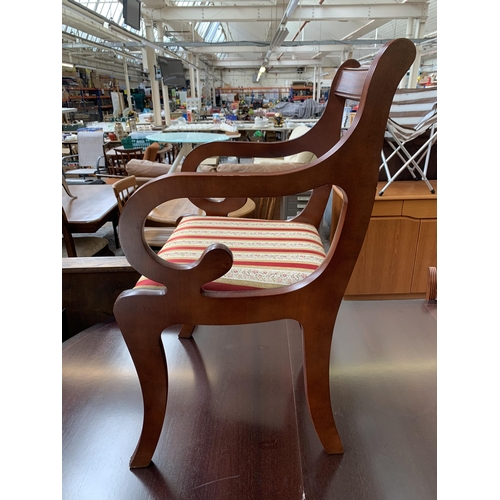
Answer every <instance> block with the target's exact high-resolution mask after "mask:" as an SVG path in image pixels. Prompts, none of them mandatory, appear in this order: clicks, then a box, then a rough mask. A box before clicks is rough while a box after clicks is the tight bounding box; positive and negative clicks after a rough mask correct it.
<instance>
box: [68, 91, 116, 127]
mask: <svg viewBox="0 0 500 500" xmlns="http://www.w3.org/2000/svg"><path fill="white" fill-rule="evenodd" d="M65 90H66V94H67V97H63V99H62V105H63V107H68V108H76V109H77V112H76V113H75V118H76V119H79V118H83V119H86V120H87V121H102V120H103V113H104V112H110V111H112V110H113V106H112V103H111V95H110V91H109V90H108V89H96V88H90V87H65ZM83 115H86V116H83Z"/></svg>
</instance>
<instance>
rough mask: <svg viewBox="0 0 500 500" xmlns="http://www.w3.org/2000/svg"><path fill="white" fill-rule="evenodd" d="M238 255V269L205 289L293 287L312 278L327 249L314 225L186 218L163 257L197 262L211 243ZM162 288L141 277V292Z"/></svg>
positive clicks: (236, 267)
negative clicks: (310, 276)
mask: <svg viewBox="0 0 500 500" xmlns="http://www.w3.org/2000/svg"><path fill="white" fill-rule="evenodd" d="M217 242H219V243H223V244H225V245H226V246H227V247H228V248H229V249H230V250H231V251H232V253H233V259H234V262H233V267H232V268H231V269H230V270H229V271H228V272H227V273H226V274H225V275H224V276H222V277H220V278H218V279H217V280H215V281H213V282H211V283H206V284H205V285H204V287H203V288H204V289H205V290H218V291H222V290H225V291H228V290H255V289H261V288H277V287H280V286H284V285H291V284H293V283H296V282H298V281H300V280H303V279H305V278H306V277H307V276H309V275H310V274H311V273H312V272H313V271H314V270H315V269H316V268H317V267H318V266H319V265H320V264H321V263H322V262H323V260H324V258H325V250H324V248H323V244H322V242H321V238H320V236H319V234H318V231H317V230H316V228H315V227H313V226H311V225H310V224H303V223H297V222H284V221H273V220H260V219H239V218H229V217H195V216H193V217H186V218H185V219H183V221H182V222H181V223H180V224H179V226H178V227H177V228H176V229H175V230H174V232H173V233H172V236H171V237H170V238H169V240H168V241H167V243H166V244H165V245H164V246H163V248H162V249H161V250H160V251H159V252H158V255H159V256H160V257H161V258H163V259H165V260H167V261H169V262H172V263H174V264H189V263H191V262H194V261H195V260H197V259H198V258H199V257H200V256H201V254H202V253H203V251H204V250H205V248H207V247H208V246H209V245H211V244H212V243H217ZM158 287H160V288H163V285H161V284H159V283H157V282H155V281H152V280H150V279H148V278H146V277H144V276H142V277H141V278H140V279H139V281H138V282H137V285H136V288H158Z"/></svg>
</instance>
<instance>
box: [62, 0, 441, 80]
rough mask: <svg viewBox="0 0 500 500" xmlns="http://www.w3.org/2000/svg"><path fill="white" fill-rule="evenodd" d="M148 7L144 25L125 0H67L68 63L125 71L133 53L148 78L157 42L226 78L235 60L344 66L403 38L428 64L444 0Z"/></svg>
mask: <svg viewBox="0 0 500 500" xmlns="http://www.w3.org/2000/svg"><path fill="white" fill-rule="evenodd" d="M141 8H142V21H141V30H140V31H137V30H134V29H132V28H130V27H129V26H127V25H125V24H124V21H123V6H122V3H121V2H119V1H117V0H97V1H88V0H62V60H63V62H66V63H72V64H75V65H79V66H81V67H87V68H90V69H98V70H104V71H108V72H110V73H113V72H115V73H119V74H123V73H124V62H126V65H127V71H128V73H129V76H130V77H131V79H133V78H134V77H135V78H139V77H142V75H143V73H142V71H143V69H144V68H143V66H142V60H143V55H144V53H145V49H146V47H152V48H154V49H155V51H156V53H157V54H159V55H166V56H170V57H172V56H173V57H178V58H181V59H183V60H184V61H185V62H186V67H187V66H188V65H189V64H191V65H194V66H196V67H198V68H199V69H201V70H203V72H204V73H206V74H208V75H212V76H214V75H215V76H216V77H219V78H220V77H221V75H222V74H223V72H224V70H230V69H233V68H234V69H236V68H239V69H246V70H249V71H252V72H255V73H256V72H257V71H258V70H259V68H260V67H262V66H264V67H265V68H266V70H268V71H269V70H272V71H273V72H276V73H279V72H280V71H290V69H294V70H298V71H299V72H300V71H301V70H302V71H303V69H304V68H311V67H314V66H317V67H320V68H323V69H325V68H336V67H338V66H339V65H340V64H341V63H342V62H343V61H344V60H345V59H347V58H350V57H354V58H356V59H362V60H369V59H370V58H371V57H372V55H373V54H374V53H375V52H376V51H377V50H378V49H379V48H380V46H381V45H382V44H383V43H385V42H386V41H387V40H391V39H394V38H399V37H407V38H410V39H412V40H413V41H414V42H415V43H416V44H417V46H418V47H419V48H420V51H421V54H422V65H424V66H425V64H426V62H428V61H432V62H431V65H434V66H435V60H436V59H437V12H436V11H437V1H436V0H430V1H423V0H407V1H406V0H371V1H368V2H363V1H361V0H340V1H339V0H218V1H210V2H203V1H181V0H145V1H143V2H142V7H141ZM432 69H434V71H435V70H436V68H435V67H433V68H432Z"/></svg>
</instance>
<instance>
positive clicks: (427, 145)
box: [378, 88, 437, 196]
mask: <svg viewBox="0 0 500 500" xmlns="http://www.w3.org/2000/svg"><path fill="white" fill-rule="evenodd" d="M425 133H428V134H429V137H428V138H427V140H426V141H425V142H424V144H422V146H420V147H419V148H418V150H417V151H416V152H415V153H413V154H411V153H410V152H409V150H408V148H407V144H408V143H409V142H411V141H413V140H414V139H416V138H417V137H420V136H421V135H423V134H425ZM385 140H386V142H387V143H388V144H389V145H390V146H391V148H392V149H393V151H392V153H391V154H390V155H389V156H388V157H386V156H385V154H384V150H383V149H382V153H381V156H382V164H381V165H380V170H382V169H384V171H385V174H386V175H387V184H386V185H385V186H384V187H383V188H382V189H381V190H380V191H379V193H378V194H379V195H380V196H382V195H383V194H384V192H385V190H386V189H387V188H388V187H389V186H390V185H391V184H392V182H394V181H395V180H396V179H397V177H398V176H399V175H400V174H401V173H402V172H403V171H404V170H405V169H406V168H407V169H408V171H409V172H410V173H411V175H412V177H413V178H414V179H417V176H416V174H415V171H416V172H417V173H418V174H419V175H420V177H421V178H422V180H423V181H424V182H425V183H426V185H427V187H428V188H429V190H430V192H431V193H434V188H433V187H432V185H431V183H430V182H429V180H428V179H427V169H428V167H429V158H430V155H431V149H432V146H433V145H434V144H435V143H436V141H437V89H436V88H431V89H402V90H398V92H397V93H396V95H395V96H394V100H393V103H392V106H391V111H390V114H389V119H388V121H387V127H386V134H385ZM394 155H397V156H398V157H399V158H400V159H401V160H402V161H403V165H402V166H401V167H400V168H399V170H398V171H397V172H396V173H395V174H394V175H391V173H390V171H389V160H391V158H393V157H394ZM422 160H424V165H423V167H422V166H421V162H422Z"/></svg>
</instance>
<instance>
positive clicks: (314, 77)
mask: <svg viewBox="0 0 500 500" xmlns="http://www.w3.org/2000/svg"><path fill="white" fill-rule="evenodd" d="M316 71H317V66H314V73H313V99H315V100H316Z"/></svg>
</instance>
